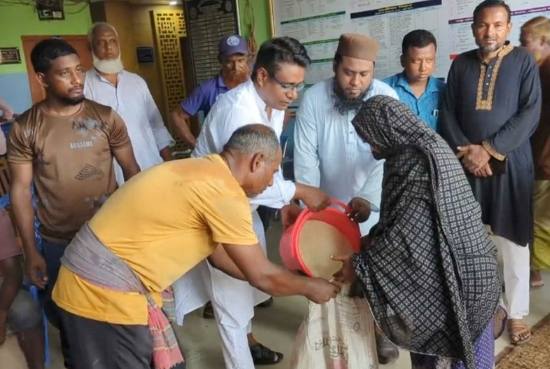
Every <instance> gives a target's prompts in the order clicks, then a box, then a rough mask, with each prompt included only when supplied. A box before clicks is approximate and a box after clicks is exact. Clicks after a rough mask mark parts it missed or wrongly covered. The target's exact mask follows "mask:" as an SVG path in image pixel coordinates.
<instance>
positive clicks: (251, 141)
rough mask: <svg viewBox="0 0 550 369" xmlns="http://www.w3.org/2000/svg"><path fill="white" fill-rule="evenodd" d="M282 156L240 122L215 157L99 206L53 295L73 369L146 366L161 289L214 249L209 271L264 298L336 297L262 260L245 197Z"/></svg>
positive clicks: (136, 183) (262, 129) (327, 287)
mask: <svg viewBox="0 0 550 369" xmlns="http://www.w3.org/2000/svg"><path fill="white" fill-rule="evenodd" d="M281 156H282V154H281V149H280V146H279V141H278V139H277V137H276V135H275V133H274V131H273V130H272V129H271V128H269V127H266V126H264V125H259V124H253V125H247V126H243V127H241V128H240V129H238V130H237V131H235V132H234V133H233V135H232V136H231V139H230V140H229V142H228V143H227V144H226V145H225V147H224V150H223V152H222V153H221V154H219V155H209V156H206V157H203V158H196V159H187V160H178V161H173V162H167V163H163V164H160V165H158V166H156V167H153V168H151V169H149V170H147V171H145V172H143V173H142V174H140V175H137V176H136V177H135V179H132V180H130V181H129V182H127V183H126V184H125V185H124V186H123V187H121V188H120V189H119V190H118V191H116V192H115V193H114V194H113V195H112V196H111V197H110V198H109V199H108V200H107V202H106V203H105V204H104V205H103V206H102V208H101V209H100V210H99V211H98V212H97V213H96V215H95V216H94V217H93V218H92V219H91V220H90V222H89V223H88V224H87V225H85V226H84V227H82V228H81V230H80V231H79V232H78V234H77V235H76V236H75V238H74V240H73V241H72V242H71V244H70V245H69V246H68V247H67V250H66V251H65V255H64V257H63V260H62V263H63V266H62V267H61V270H60V272H59V277H58V280H57V284H56V285H55V288H54V292H53V299H54V301H55V302H56V304H57V305H58V306H59V307H60V310H61V317H62V324H63V326H64V327H65V329H66V330H67V336H68V339H69V342H70V343H71V344H70V352H71V354H72V355H74V356H73V357H75V358H78V361H79V365H78V368H79V369H88V368H92V367H93V368H109V369H117V368H120V369H122V368H124V369H126V368H132V369H140V368H143V369H146V368H147V369H149V368H150V363H151V360H152V358H154V359H156V357H154V356H153V352H154V354H155V356H156V355H157V351H158V350H157V337H156V336H155V334H154V333H155V332H154V331H153V330H151V333H153V335H151V333H150V329H151V327H152V323H151V321H152V319H151V317H152V315H153V313H152V310H153V309H154V308H156V306H154V305H155V304H159V303H160V300H161V299H160V292H161V291H162V290H164V289H166V288H167V287H168V286H170V285H171V284H172V283H173V282H174V281H175V280H176V279H177V278H179V277H180V276H181V275H183V274H184V273H186V272H187V271H188V270H190V269H191V268H192V267H193V266H194V265H196V264H198V263H199V262H200V261H202V260H203V259H205V258H207V257H208V256H210V255H212V254H214V252H215V251H216V249H219V250H220V253H218V252H217V253H216V254H215V255H214V257H212V258H211V260H210V261H211V262H212V263H213V264H214V265H215V266H216V267H218V268H220V269H222V270H223V271H224V272H226V273H228V274H230V275H231V276H234V277H236V278H240V279H244V280H248V281H249V282H250V284H252V285H253V286H255V287H257V288H259V289H260V290H262V291H265V292H266V293H269V294H271V295H274V296H284V295H296V294H297V295H303V296H305V297H307V298H308V299H310V300H312V301H314V302H317V303H322V302H326V301H328V300H329V299H330V298H332V297H334V296H335V295H336V293H337V292H338V291H339V289H340V288H339V286H337V285H334V284H331V283H329V282H328V281H326V280H324V279H319V278H306V277H302V276H299V275H296V274H293V273H291V272H289V271H287V270H284V269H282V268H280V267H278V266H276V265H274V264H272V263H271V262H269V261H268V260H267V258H266V257H265V255H264V253H263V251H262V249H261V248H260V246H259V245H258V241H257V239H256V236H255V234H254V231H253V230H252V218H251V215H250V206H249V202H248V198H247V196H248V197H251V196H254V195H256V194H259V193H261V192H262V191H263V190H264V189H265V188H266V187H267V186H269V185H271V183H272V181H273V179H272V178H273V174H274V173H275V172H276V171H277V170H278V168H279V164H280V161H281ZM219 244H221V245H222V247H219V246H218V245H219ZM132 278H133V279H134V280H131V279H132ZM148 315H149V316H148ZM148 326H149V327H148ZM148 328H149V329H148ZM153 347H155V350H153ZM155 363H156V365H155V367H157V368H160V367H162V366H160V365H158V363H157V361H156V360H155ZM164 367H166V368H168V367H170V366H164Z"/></svg>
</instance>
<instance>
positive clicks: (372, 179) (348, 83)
mask: <svg viewBox="0 0 550 369" xmlns="http://www.w3.org/2000/svg"><path fill="white" fill-rule="evenodd" d="M378 48H379V46H378V42H377V41H376V40H374V39H372V38H370V37H368V36H365V35H361V34H355V33H346V34H343V35H342V36H341V37H340V40H339V42H338V48H337V49H336V54H335V56H334V61H333V71H334V77H331V78H329V79H326V80H324V81H321V82H318V83H316V84H315V85H313V86H312V87H311V88H309V89H308V90H307V92H306V93H305V94H304V98H303V99H302V101H301V103H300V108H299V109H298V113H297V116H296V126H295V129H294V175H295V177H296V181H297V182H300V183H305V184H308V185H311V186H315V187H319V188H320V189H321V190H323V191H326V192H327V193H328V194H329V195H330V196H331V197H334V198H337V199H339V200H340V201H344V202H346V203H348V202H349V206H350V209H351V212H350V216H351V217H352V219H354V220H355V221H357V222H359V223H360V228H361V234H363V235H366V234H368V232H369V229H370V228H371V227H372V226H373V225H375V224H376V223H377V222H378V217H379V205H380V197H381V194H382V174H383V161H381V160H376V159H375V158H374V157H373V155H372V151H371V147H370V146H369V145H368V144H367V143H365V142H363V141H362V140H361V138H360V137H359V136H358V135H357V134H356V133H355V129H354V128H353V126H352V124H351V120H352V119H353V118H354V117H355V114H356V113H357V111H358V110H359V108H360V107H361V105H362V104H363V102H364V101H365V100H367V99H368V98H370V97H372V96H375V95H387V96H391V97H393V98H395V99H398V97H397V93H396V92H395V91H394V90H393V89H392V88H391V87H390V86H388V85H387V84H385V83H384V82H381V81H379V80H377V79H374V65H375V61H376V56H377V54H378ZM376 341H377V348H378V358H379V361H380V363H382V364H386V363H388V362H389V361H392V360H393V359H395V358H397V356H398V351H397V348H395V346H393V345H392V344H391V343H390V342H389V341H388V340H387V339H386V338H385V337H383V336H381V335H380V336H378V337H377V339H376Z"/></svg>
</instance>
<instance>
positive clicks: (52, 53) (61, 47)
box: [31, 38, 78, 73]
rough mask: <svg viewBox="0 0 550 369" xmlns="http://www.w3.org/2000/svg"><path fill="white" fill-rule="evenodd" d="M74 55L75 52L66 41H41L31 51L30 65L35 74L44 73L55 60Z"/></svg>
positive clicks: (50, 39)
mask: <svg viewBox="0 0 550 369" xmlns="http://www.w3.org/2000/svg"><path fill="white" fill-rule="evenodd" d="M71 54H76V55H78V53H77V52H76V50H75V49H74V47H72V46H71V45H70V44H69V43H68V42H67V41H65V40H62V39H60V38H48V39H46V40H42V41H40V42H39V43H37V44H36V46H35V47H33V49H32V51H31V63H32V67H33V68H34V71H35V72H36V73H46V72H47V71H48V70H49V69H50V67H51V65H52V61H54V60H55V59H57V58H59V57H61V56H66V55H71Z"/></svg>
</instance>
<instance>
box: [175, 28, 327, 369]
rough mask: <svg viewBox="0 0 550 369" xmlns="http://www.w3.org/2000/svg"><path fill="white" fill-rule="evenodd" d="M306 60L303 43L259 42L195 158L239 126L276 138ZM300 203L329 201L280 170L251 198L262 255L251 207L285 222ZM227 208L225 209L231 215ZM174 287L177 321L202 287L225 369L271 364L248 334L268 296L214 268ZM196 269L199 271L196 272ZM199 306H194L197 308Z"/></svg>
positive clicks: (210, 119)
mask: <svg viewBox="0 0 550 369" xmlns="http://www.w3.org/2000/svg"><path fill="white" fill-rule="evenodd" d="M309 63H310V59H309V57H308V55H307V52H306V50H305V48H304V46H303V45H302V44H300V43H299V42H298V41H297V40H295V39H293V38H290V37H280V38H274V39H271V40H268V41H266V42H264V43H263V44H262V46H261V47H260V49H259V51H258V55H257V57H256V64H255V65H254V69H253V71H252V76H251V80H249V81H247V82H245V83H243V84H241V85H239V86H238V87H236V88H234V89H232V90H230V91H228V92H226V93H224V94H223V95H220V96H219V98H218V99H217V101H216V102H215V103H214V105H213V106H212V109H211V110H210V113H209V114H208V116H207V117H206V120H205V121H204V124H203V128H202V130H201V133H200V135H199V137H198V138H197V144H196V146H195V150H194V151H193V153H192V156H194V157H201V156H205V155H208V154H212V153H218V152H221V151H222V149H223V146H224V145H225V144H226V142H227V141H228V140H229V138H230V137H231V135H232V134H233V132H234V131H235V130H237V129H238V128H240V127H242V126H244V125H247V124H251V123H260V124H264V125H266V126H269V127H271V128H272V129H273V130H274V131H275V133H276V134H277V136H278V137H280V135H281V132H282V129H283V120H284V115H285V109H286V108H287V107H288V106H289V104H290V103H292V102H293V101H294V100H296V98H297V97H298V92H299V91H300V90H301V89H302V88H303V86H304V76H305V71H306V68H307V66H308V65H309ZM293 199H299V200H301V201H303V203H304V204H305V205H306V206H308V207H309V208H310V209H311V210H321V209H323V208H325V207H326V206H327V205H328V204H329V202H330V200H329V197H328V196H327V195H326V194H325V193H324V192H322V191H321V190H319V189H318V188H316V187H312V186H307V185H303V184H294V183H293V182H291V181H286V180H284V179H283V176H282V174H281V172H280V171H279V172H277V173H276V174H275V175H274V176H273V185H272V186H270V187H268V188H267V189H266V190H265V191H264V192H262V193H261V194H260V195H258V196H256V197H254V198H252V199H251V208H252V217H253V223H254V224H253V225H254V230H255V232H256V235H257V237H258V240H260V244H261V245H262V246H263V247H264V251H265V234H264V229H263V226H262V222H261V220H260V217H259V216H258V213H257V211H256V208H257V207H258V206H259V205H265V206H269V207H271V208H277V209H280V208H283V209H282V210H281V217H282V218H283V223H287V219H288V216H289V211H288V209H289V208H290V207H288V206H285V205H287V204H289V202H290V201H291V200H293ZM231 210H232V209H227V211H228V212H231ZM212 258H213V259H214V261H216V263H215V264H216V265H220V264H222V263H231V264H232V262H231V261H230V260H229V258H228V256H227V255H226V254H225V255H224V253H223V250H221V252H216V253H215V254H214V255H213V256H212ZM195 269H196V270H195V271H191V273H188V274H187V275H185V276H184V277H182V278H181V279H180V280H178V281H177V282H176V283H175V284H174V286H173V287H174V292H175V298H176V310H177V311H176V315H177V318H178V322H181V320H182V319H183V314H184V313H185V312H187V311H190V306H189V304H191V303H193V302H196V301H197V300H200V298H201V296H196V295H198V293H197V294H196V295H193V296H189V288H187V287H186V286H189V285H193V287H194V290H196V286H197V285H200V284H202V283H204V287H205V288H204V292H205V295H206V296H204V295H203V296H202V298H203V299H210V301H211V302H212V306H213V308H214V315H215V318H216V321H217V324H218V329H219V332H220V336H221V338H222V342H223V355H224V359H225V366H226V368H227V369H236V368H239V369H254V365H262V364H263V365H266V364H276V363H278V362H279V361H281V360H282V358H283V354H281V353H279V352H275V351H273V350H270V349H269V348H267V347H265V346H263V345H262V344H261V343H259V342H257V341H256V340H255V338H254V336H253V335H252V333H251V319H252V317H253V316H254V306H255V305H256V304H259V303H261V302H262V301H265V300H267V299H268V298H269V296H268V295H266V294H264V293H263V292H261V291H259V290H257V289H255V288H253V287H251V286H250V285H249V284H248V283H247V282H243V281H240V280H237V279H234V278H232V277H230V276H229V275H228V274H225V273H224V272H222V271H221V270H219V269H216V268H214V267H212V265H210V264H207V265H206V266H205V265H203V264H201V265H199V266H198V267H196V268H195ZM197 269H198V270H199V271H197ZM200 302H202V301H199V303H198V304H197V305H196V306H200Z"/></svg>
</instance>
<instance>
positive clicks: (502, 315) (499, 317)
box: [493, 305, 508, 340]
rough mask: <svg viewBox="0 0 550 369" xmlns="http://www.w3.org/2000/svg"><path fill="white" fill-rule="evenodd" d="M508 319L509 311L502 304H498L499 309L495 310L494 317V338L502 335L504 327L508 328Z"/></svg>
mask: <svg viewBox="0 0 550 369" xmlns="http://www.w3.org/2000/svg"><path fill="white" fill-rule="evenodd" d="M507 321H508V313H506V310H505V309H504V308H503V307H502V306H500V305H499V306H498V307H497V310H496V312H495V316H494V317H493V324H494V325H493V338H494V339H495V340H496V339H497V338H499V337H500V336H502V333H503V332H504V329H505V328H506V323H507Z"/></svg>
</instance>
